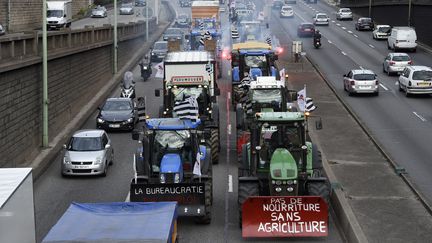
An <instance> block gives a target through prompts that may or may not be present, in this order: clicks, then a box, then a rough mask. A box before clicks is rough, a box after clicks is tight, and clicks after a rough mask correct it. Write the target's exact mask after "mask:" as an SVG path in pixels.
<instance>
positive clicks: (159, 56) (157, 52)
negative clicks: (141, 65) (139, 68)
mask: <svg viewBox="0 0 432 243" xmlns="http://www.w3.org/2000/svg"><path fill="white" fill-rule="evenodd" d="M167 53H168V41H156V42H155V43H154V45H153V49H152V51H151V57H150V60H151V61H152V62H157V61H162V60H163V59H164V58H165V56H166V54H167Z"/></svg>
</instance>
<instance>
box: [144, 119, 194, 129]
mask: <svg viewBox="0 0 432 243" xmlns="http://www.w3.org/2000/svg"><path fill="white" fill-rule="evenodd" d="M200 124H201V120H197V121H196V122H193V121H191V120H188V119H180V118H153V119H148V120H146V126H147V128H148V129H152V130H184V129H196V128H197V127H198V126H199V125H200Z"/></svg>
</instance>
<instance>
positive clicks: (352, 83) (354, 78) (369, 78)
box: [343, 69, 379, 96]
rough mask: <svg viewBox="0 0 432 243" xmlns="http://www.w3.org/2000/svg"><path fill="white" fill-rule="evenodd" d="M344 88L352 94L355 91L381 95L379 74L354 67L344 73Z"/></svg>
mask: <svg viewBox="0 0 432 243" xmlns="http://www.w3.org/2000/svg"><path fill="white" fill-rule="evenodd" d="M343 85H344V90H345V91H347V92H348V94H349V95H350V96H351V95H353V94H354V93H369V94H370V93H372V94H374V95H379V83H378V80H377V75H376V74H375V73H374V72H372V71H371V70H366V69H354V70H351V71H349V73H348V74H344V75H343Z"/></svg>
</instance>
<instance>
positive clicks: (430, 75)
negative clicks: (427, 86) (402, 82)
mask: <svg viewBox="0 0 432 243" xmlns="http://www.w3.org/2000/svg"><path fill="white" fill-rule="evenodd" d="M412 79H413V80H427V81H431V80H432V71H430V70H421V71H415V72H414V73H413V76H412Z"/></svg>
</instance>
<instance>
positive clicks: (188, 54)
mask: <svg viewBox="0 0 432 243" xmlns="http://www.w3.org/2000/svg"><path fill="white" fill-rule="evenodd" d="M208 61H214V57H213V54H212V53H211V52H208V51H174V52H168V54H167V55H166V57H165V59H164V63H185V62H187V63H193V62H197V63H202V62H208Z"/></svg>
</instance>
